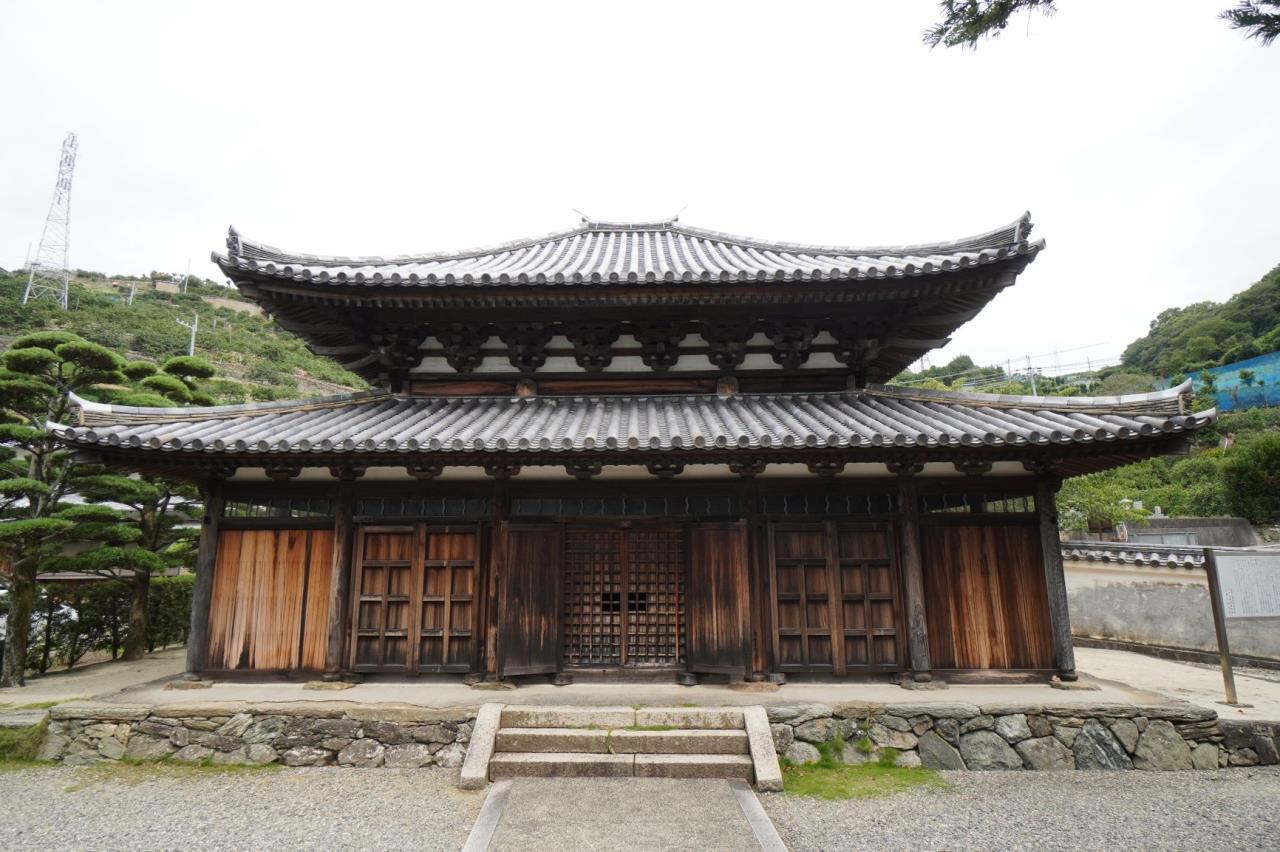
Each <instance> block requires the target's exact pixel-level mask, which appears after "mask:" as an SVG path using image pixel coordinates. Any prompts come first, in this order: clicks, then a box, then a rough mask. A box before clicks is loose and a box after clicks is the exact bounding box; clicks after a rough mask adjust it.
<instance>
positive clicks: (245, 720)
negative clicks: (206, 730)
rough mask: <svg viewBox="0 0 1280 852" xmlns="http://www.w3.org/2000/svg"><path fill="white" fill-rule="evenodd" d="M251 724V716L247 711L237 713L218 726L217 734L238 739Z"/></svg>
mask: <svg viewBox="0 0 1280 852" xmlns="http://www.w3.org/2000/svg"><path fill="white" fill-rule="evenodd" d="M252 724H253V717H252V716H250V715H249V714H248V713H237V714H236V715H234V716H232V717H231V718H230V719H228V720H227V721H226V722H225V723H224V724H223V725H222V726H221V727H220V728H218V734H220V735H221V736H224V737H233V738H235V739H240V737H241V736H243V735H244V732H245V731H247V730H248V729H249V726H250V725H252Z"/></svg>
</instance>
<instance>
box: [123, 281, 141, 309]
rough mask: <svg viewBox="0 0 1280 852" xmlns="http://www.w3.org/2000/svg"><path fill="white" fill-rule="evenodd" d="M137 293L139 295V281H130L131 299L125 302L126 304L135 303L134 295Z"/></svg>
mask: <svg viewBox="0 0 1280 852" xmlns="http://www.w3.org/2000/svg"><path fill="white" fill-rule="evenodd" d="M136 295H138V282H137V281H130V282H129V301H127V302H125V304H126V305H132V304H133V297H134V296H136Z"/></svg>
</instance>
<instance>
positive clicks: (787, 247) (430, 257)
mask: <svg viewBox="0 0 1280 852" xmlns="http://www.w3.org/2000/svg"><path fill="white" fill-rule="evenodd" d="M1031 227H1032V224H1031V214H1030V213H1029V212H1027V213H1024V214H1022V215H1021V216H1019V217H1018V218H1017V219H1015V220H1014V221H1012V222H1009V223H1007V224H1005V225H1002V226H1000V227H998V228H993V229H991V230H988V231H983V232H981V233H978V234H973V235H971V236H967V237H961V238H958V239H954V240H948V241H943V242H925V243H910V244H904V245H898V246H866V247H860V246H849V245H844V246H841V245H822V244H816V243H815V244H810V243H797V242H787V241H780V240H766V239H760V238H756V237H746V236H741V235H738V234H730V233H727V232H724V231H714V230H711V229H708V228H697V227H693V226H691V225H683V224H681V223H680V222H679V221H678V220H677V219H670V220H661V221H655V222H636V223H624V222H598V221H594V220H589V219H584V220H583V221H582V222H581V223H580V224H579V225H577V226H576V227H573V228H569V229H566V230H560V231H551V232H549V233H546V234H541V235H538V236H532V237H525V238H523V239H518V240H510V241H508V242H504V243H496V244H493V245H487V246H476V247H472V248H467V249H459V250H455V251H436V252H425V253H420V254H407V255H396V256H392V257H384V256H381V255H319V254H305V253H296V252H288V251H285V250H284V249H280V248H277V247H275V246H272V245H268V244H266V243H262V242H258V241H256V240H251V239H247V238H245V237H243V236H242V235H241V234H240V233H239V232H238V231H236V229H235V228H234V227H232V228H229V229H228V232H227V254H225V255H219V254H218V253H217V252H213V253H212V254H211V257H212V259H213V261H214V262H215V263H216V262H218V261H219V260H220V259H221V260H234V259H237V258H245V259H252V260H259V261H275V262H282V263H287V262H291V261H297V262H303V263H310V264H315V265H320V266H377V265H391V264H407V263H434V262H439V261H454V260H469V259H474V258H479V257H485V256H487V255H491V254H499V253H501V252H508V251H515V250H517V249H521V248H528V247H531V246H535V245H539V244H541V243H546V242H550V241H553V240H561V239H566V238H570V237H575V236H578V235H581V234H586V233H608V232H629V233H642V232H645V231H655V232H671V233H679V234H684V235H686V236H690V237H695V238H699V239H706V240H712V241H714V242H724V243H732V244H734V245H739V246H743V247H746V248H754V249H758V250H762V251H784V252H803V253H812V254H823V255H834V256H841V257H874V256H890V255H892V256H907V255H930V254H940V253H944V252H953V251H957V250H982V249H990V248H999V247H1004V246H1014V245H1019V244H1021V243H1023V242H1027V240H1026V236H1027V235H1028V234H1029V233H1030V231H1031ZM1044 242H1045V241H1044V240H1038V241H1036V242H1035V243H1032V244H1031V245H1034V246H1036V248H1037V249H1041V248H1044Z"/></svg>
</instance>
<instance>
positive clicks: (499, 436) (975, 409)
mask: <svg viewBox="0 0 1280 852" xmlns="http://www.w3.org/2000/svg"><path fill="white" fill-rule="evenodd" d="M1189 391H1190V384H1189V383H1187V384H1184V385H1182V386H1180V387H1178V388H1174V389H1172V390H1169V391H1164V392H1162V393H1160V394H1156V395H1146V394H1144V395H1141V396H1140V397H1138V398H1129V397H1113V398H1102V399H1081V398H1052V397H1007V398H1004V397H990V396H986V397H971V396H966V395H965V394H962V393H931V394H928V395H927V396H922V395H921V394H920V393H919V392H914V393H912V392H905V393H904V389H900V388H894V387H884V386H878V385H873V386H870V387H868V388H867V389H866V390H865V391H863V392H847V393H787V394H743V395H741V396H729V397H719V396H715V395H700V396H679V395H672V396H600V397H531V398H512V397H463V398H459V397H450V398H444V397H435V398H431V397H404V396H396V395H392V394H388V393H381V392H366V393H363V394H355V395H348V396H341V397H328V398H323V399H315V400H304V401H299V402H288V403H267V404H250V405H235V406H221V407H215V408H131V407H127V406H112V405H104V404H101V403H93V402H86V401H83V400H77V401H76V402H77V405H78V409H79V417H80V420H79V423H78V425H74V426H58V425H51V427H50V428H51V429H53V430H54V431H55V432H56V433H57V434H58V435H59V436H61V437H62V438H64V439H66V440H67V441H69V442H71V443H73V444H77V445H81V446H86V447H110V448H119V449H141V450H154V451H161V452H183V453H201V454H207V453H236V454H256V453H273V454H279V453H350V452H361V453H405V452H450V451H453V452H463V451H486V452H504V451H505V452H512V451H539V450H542V451H583V450H587V451H589V450H671V449H703V448H706V449H717V448H728V449H734V448H741V449H746V448H752V449H759V448H773V449H780V448H791V447H795V448H804V447H812V448H824V447H825V448H858V447H919V448H957V447H960V448H963V447H1006V448H1025V447H1050V446H1054V445H1091V444H1116V445H1123V444H1126V443H1129V442H1132V441H1135V440H1140V439H1143V438H1147V437H1154V436H1160V435H1167V434H1174V433H1181V432H1188V431H1191V430H1194V429H1197V428H1199V427H1200V426H1202V425H1204V424H1205V423H1207V422H1209V421H1210V420H1211V419H1212V418H1213V417H1214V412H1212V411H1207V412H1202V413H1200V414H1187V413H1184V412H1183V411H1182V410H1181V401H1182V400H1183V399H1184V395H1185V394H1187V393H1188V392H1189ZM1170 402H1171V403H1172V405H1169V404H1166V403H1170Z"/></svg>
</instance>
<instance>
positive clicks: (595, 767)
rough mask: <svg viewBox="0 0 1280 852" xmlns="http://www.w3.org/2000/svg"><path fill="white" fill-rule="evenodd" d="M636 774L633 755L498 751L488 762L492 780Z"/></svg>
mask: <svg viewBox="0 0 1280 852" xmlns="http://www.w3.org/2000/svg"><path fill="white" fill-rule="evenodd" d="M634 774H635V755H633V754H584V753H582V752H536V753H527V752H499V753H497V754H495V755H494V756H493V758H492V759H490V761H489V779H490V780H491V781H497V780H499V779H501V778H572V777H577V778H618V777H630V776H632V775H634Z"/></svg>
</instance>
